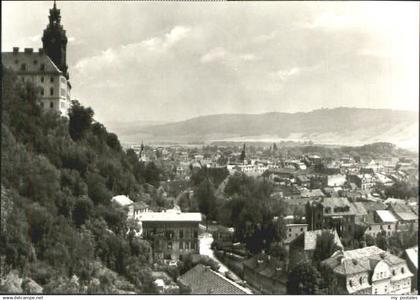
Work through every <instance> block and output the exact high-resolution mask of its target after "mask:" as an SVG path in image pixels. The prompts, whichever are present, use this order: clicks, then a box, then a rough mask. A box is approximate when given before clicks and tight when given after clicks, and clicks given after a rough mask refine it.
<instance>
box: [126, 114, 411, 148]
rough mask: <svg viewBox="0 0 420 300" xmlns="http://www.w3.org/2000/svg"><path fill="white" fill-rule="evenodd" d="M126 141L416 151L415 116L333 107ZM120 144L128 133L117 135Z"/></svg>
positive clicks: (232, 117) (163, 129)
mask: <svg viewBox="0 0 420 300" xmlns="http://www.w3.org/2000/svg"><path fill="white" fill-rule="evenodd" d="M129 131H130V132H131V135H130V137H131V138H133V137H136V139H138V138H142V137H143V138H145V139H147V140H148V141H156V142H210V141H244V142H245V141H268V142H276V141H282V140H295V141H305V140H311V141H312V142H314V143H319V144H337V145H362V144H368V143H375V142H390V143H394V144H396V145H397V146H399V147H403V148H407V149H417V147H418V115H417V113H415V112H409V111H395V110H388V109H364V108H335V109H320V110H314V111H311V112H308V113H280V112H272V113H264V114H222V115H209V116H202V117H197V118H192V119H189V120H186V121H181V122H174V123H168V124H163V125H152V126H141V127H137V130H136V129H135V128H131V129H130V130H129ZM119 134H120V135H121V138H122V140H124V141H126V138H127V137H129V136H128V135H126V134H124V133H122V132H119Z"/></svg>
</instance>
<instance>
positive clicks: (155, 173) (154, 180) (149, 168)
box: [144, 162, 161, 187]
mask: <svg viewBox="0 0 420 300" xmlns="http://www.w3.org/2000/svg"><path fill="white" fill-rule="evenodd" d="M160 173H161V172H160V170H159V169H158V167H156V165H155V163H154V162H149V163H148V164H147V165H146V170H145V172H144V179H145V180H146V182H147V183H150V184H151V185H153V186H155V187H158V186H159V182H160Z"/></svg>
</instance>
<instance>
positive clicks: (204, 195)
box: [194, 180, 216, 226]
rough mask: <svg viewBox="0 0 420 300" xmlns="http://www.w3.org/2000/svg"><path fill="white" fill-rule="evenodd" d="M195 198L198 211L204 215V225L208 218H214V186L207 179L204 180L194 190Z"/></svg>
mask: <svg viewBox="0 0 420 300" xmlns="http://www.w3.org/2000/svg"><path fill="white" fill-rule="evenodd" d="M194 197H195V198H196V199H197V202H198V208H199V209H200V212H201V213H202V214H204V215H205V216H206V226H207V225H208V220H214V219H215V218H216V197H215V195H214V187H213V185H212V184H211V183H210V181H209V180H204V181H203V182H202V183H201V184H200V185H199V186H198V187H197V189H196V191H195V192H194Z"/></svg>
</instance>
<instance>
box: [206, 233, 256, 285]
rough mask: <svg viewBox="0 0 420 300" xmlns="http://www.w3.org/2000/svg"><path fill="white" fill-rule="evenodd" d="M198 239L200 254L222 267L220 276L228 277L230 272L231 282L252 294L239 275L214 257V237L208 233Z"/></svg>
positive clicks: (219, 270)
mask: <svg viewBox="0 0 420 300" xmlns="http://www.w3.org/2000/svg"><path fill="white" fill-rule="evenodd" d="M204 229H205V228H204ZM198 238H199V241H200V254H201V255H207V256H208V257H210V258H211V259H213V260H214V261H216V262H217V263H218V264H219V265H220V267H219V269H218V270H217V271H218V272H219V273H220V274H222V275H223V276H225V277H226V272H229V275H230V276H229V279H230V280H233V281H234V282H236V283H237V284H240V285H241V286H242V287H243V288H245V289H247V290H248V291H249V292H250V293H252V291H251V290H250V289H249V288H247V287H246V286H244V284H243V281H242V279H241V278H239V276H238V275H236V274H235V273H233V272H232V271H231V270H230V269H229V268H228V267H227V266H226V265H224V264H223V263H222V262H221V261H220V260H218V259H217V257H216V256H215V255H214V252H213V250H212V249H211V243H212V242H213V237H212V235H211V234H210V233H208V232H203V233H201V234H200V235H199V237H198Z"/></svg>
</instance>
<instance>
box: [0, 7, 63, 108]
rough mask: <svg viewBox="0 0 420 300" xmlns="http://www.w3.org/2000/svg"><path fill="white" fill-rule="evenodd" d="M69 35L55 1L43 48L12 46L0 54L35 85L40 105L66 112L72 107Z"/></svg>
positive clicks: (9, 65)
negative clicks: (67, 49) (11, 50)
mask: <svg viewBox="0 0 420 300" xmlns="http://www.w3.org/2000/svg"><path fill="white" fill-rule="evenodd" d="M66 48H67V36H66V31H65V30H64V28H63V25H62V24H61V15H60V10H59V9H57V5H56V3H55V1H54V6H53V8H52V9H50V15H49V23H48V25H47V28H46V29H45V30H44V34H43V36H42V48H39V50H38V52H34V49H33V48H25V49H24V51H23V52H20V51H19V47H13V52H3V53H2V54H1V56H2V57H1V58H2V65H3V66H4V67H6V68H8V69H11V70H13V71H14V72H15V73H16V74H17V76H18V78H19V79H20V80H22V81H23V82H31V83H32V84H33V85H34V86H35V87H36V88H37V92H38V95H39V99H40V105H41V107H42V108H43V109H44V110H45V111H55V112H58V113H60V114H61V115H66V114H67V110H68V109H69V107H70V103H71V101H70V92H71V84H70V81H69V78H70V77H69V73H68V66H67V63H66Z"/></svg>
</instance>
